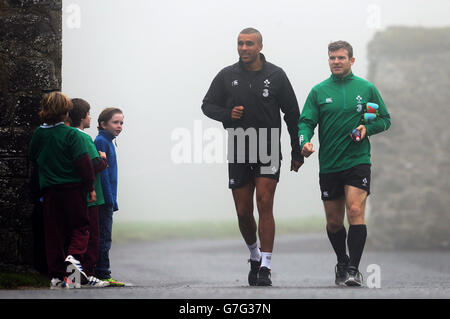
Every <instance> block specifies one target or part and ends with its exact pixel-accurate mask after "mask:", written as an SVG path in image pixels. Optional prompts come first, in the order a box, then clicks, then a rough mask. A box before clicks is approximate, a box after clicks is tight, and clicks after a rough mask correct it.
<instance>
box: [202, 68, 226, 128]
mask: <svg viewBox="0 0 450 319" xmlns="http://www.w3.org/2000/svg"><path fill="white" fill-rule="evenodd" d="M224 83H225V82H224V72H223V70H222V71H220V72H219V73H218V74H217V75H216V77H215V78H214V80H213V81H212V83H211V86H210V87H209V90H208V92H207V93H206V96H205V98H204V99H203V104H202V111H203V113H204V114H205V115H206V116H207V117H209V118H211V119H213V120H216V121H220V122H222V124H223V125H224V127H229V126H230V124H231V109H229V108H227V107H226V102H227V96H226V91H225V85H224Z"/></svg>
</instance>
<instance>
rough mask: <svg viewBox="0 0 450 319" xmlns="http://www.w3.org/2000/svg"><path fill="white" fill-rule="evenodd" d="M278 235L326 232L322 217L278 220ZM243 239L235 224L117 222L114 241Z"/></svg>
mask: <svg viewBox="0 0 450 319" xmlns="http://www.w3.org/2000/svg"><path fill="white" fill-rule="evenodd" d="M275 223H276V235H277V236H278V235H284V234H299V233H314V232H320V231H323V229H324V227H325V226H324V223H325V221H324V219H323V218H322V217H316V216H311V217H303V218H294V219H280V220H275ZM238 236H240V233H239V228H238V224H237V220H236V221H188V222H187V221H179V222H177V221H176V222H116V223H114V226H113V241H114V242H116V243H123V242H130V241H157V240H163V239H177V238H188V239H189V238H226V237H238Z"/></svg>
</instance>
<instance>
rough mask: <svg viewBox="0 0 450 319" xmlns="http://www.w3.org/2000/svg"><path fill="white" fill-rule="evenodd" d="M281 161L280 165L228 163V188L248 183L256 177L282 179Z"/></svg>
mask: <svg viewBox="0 0 450 319" xmlns="http://www.w3.org/2000/svg"><path fill="white" fill-rule="evenodd" d="M280 168H281V161H279V162H278V167H277V166H276V165H272V164H271V163H268V164H263V163H260V162H258V163H248V164H247V163H228V188H230V189H235V188H239V187H243V186H245V185H247V184H248V183H249V182H250V181H252V180H254V179H255V178H256V177H267V178H272V179H275V180H276V181H277V182H278V181H279V180H280Z"/></svg>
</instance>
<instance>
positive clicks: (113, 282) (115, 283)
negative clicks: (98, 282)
mask: <svg viewBox="0 0 450 319" xmlns="http://www.w3.org/2000/svg"><path fill="white" fill-rule="evenodd" d="M102 281H105V282H108V283H109V286H110V287H125V284H124V283H123V282H120V281H117V280H115V279H113V278H112V277H109V278H107V279H102Z"/></svg>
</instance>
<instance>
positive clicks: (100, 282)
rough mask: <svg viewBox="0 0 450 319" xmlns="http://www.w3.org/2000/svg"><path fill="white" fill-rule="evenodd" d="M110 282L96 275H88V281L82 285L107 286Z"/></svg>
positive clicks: (88, 286) (85, 286)
mask: <svg viewBox="0 0 450 319" xmlns="http://www.w3.org/2000/svg"><path fill="white" fill-rule="evenodd" d="M109 285H110V284H109V282H108V281H103V280H100V279H98V278H96V277H94V276H90V277H88V283H87V284H85V285H82V286H81V287H82V288H105V287H108V286H109Z"/></svg>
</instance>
